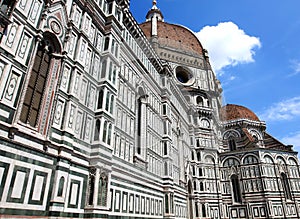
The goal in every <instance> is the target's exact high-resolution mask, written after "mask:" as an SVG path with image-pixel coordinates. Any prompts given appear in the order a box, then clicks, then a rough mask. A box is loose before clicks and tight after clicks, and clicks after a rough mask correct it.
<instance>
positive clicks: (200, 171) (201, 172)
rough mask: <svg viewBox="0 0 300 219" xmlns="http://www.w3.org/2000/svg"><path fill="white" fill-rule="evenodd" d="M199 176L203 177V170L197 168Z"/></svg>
mask: <svg viewBox="0 0 300 219" xmlns="http://www.w3.org/2000/svg"><path fill="white" fill-rule="evenodd" d="M199 176H203V170H202V168H201V167H200V168H199Z"/></svg>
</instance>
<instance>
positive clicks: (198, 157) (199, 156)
mask: <svg viewBox="0 0 300 219" xmlns="http://www.w3.org/2000/svg"><path fill="white" fill-rule="evenodd" d="M197 160H198V161H201V154H200V152H197Z"/></svg>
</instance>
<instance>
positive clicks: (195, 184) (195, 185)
mask: <svg viewBox="0 0 300 219" xmlns="http://www.w3.org/2000/svg"><path fill="white" fill-rule="evenodd" d="M196 190H197V182H196V181H194V191H196Z"/></svg>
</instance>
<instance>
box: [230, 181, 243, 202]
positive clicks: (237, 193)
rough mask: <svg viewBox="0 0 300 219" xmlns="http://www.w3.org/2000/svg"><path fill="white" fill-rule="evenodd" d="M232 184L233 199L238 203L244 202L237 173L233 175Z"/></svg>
mask: <svg viewBox="0 0 300 219" xmlns="http://www.w3.org/2000/svg"><path fill="white" fill-rule="evenodd" d="M231 186H232V193H233V194H232V195H233V201H234V202H236V203H242V195H241V188H240V182H239V178H238V176H237V175H232V176H231Z"/></svg>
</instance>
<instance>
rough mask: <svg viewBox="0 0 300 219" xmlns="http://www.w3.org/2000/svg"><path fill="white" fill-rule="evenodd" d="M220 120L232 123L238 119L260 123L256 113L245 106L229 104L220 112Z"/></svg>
mask: <svg viewBox="0 0 300 219" xmlns="http://www.w3.org/2000/svg"><path fill="white" fill-rule="evenodd" d="M220 119H221V120H222V121H231V120H238V119H249V120H253V121H260V120H259V118H258V117H257V115H255V113H254V112H252V111H251V110H249V109H248V108H246V107H244V106H239V105H234V104H227V105H226V106H223V107H222V108H221V111H220Z"/></svg>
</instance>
